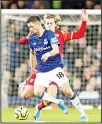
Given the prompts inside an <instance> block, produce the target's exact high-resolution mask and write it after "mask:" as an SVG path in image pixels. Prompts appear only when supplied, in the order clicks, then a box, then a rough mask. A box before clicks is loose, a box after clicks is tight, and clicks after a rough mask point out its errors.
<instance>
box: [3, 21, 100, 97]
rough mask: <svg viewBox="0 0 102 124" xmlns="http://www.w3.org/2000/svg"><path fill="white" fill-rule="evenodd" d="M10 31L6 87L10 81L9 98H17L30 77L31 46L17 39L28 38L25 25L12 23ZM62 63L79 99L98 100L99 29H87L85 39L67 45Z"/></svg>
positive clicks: (5, 78)
mask: <svg viewBox="0 0 102 124" xmlns="http://www.w3.org/2000/svg"><path fill="white" fill-rule="evenodd" d="M77 29H78V27H76V26H63V25H61V26H60V30H61V31H64V32H69V31H71V30H77ZM93 29H94V30H93ZM7 30H8V34H7V41H8V42H7V48H5V49H3V56H5V57H6V62H7V63H6V71H5V72H4V76H3V84H5V83H7V82H8V81H9V88H12V89H11V90H9V95H10V96H15V95H17V88H18V84H19V83H21V82H22V81H24V80H25V79H26V78H27V77H28V76H29V75H30V64H29V46H28V45H19V44H18V39H19V38H21V37H22V36H26V35H27V33H28V28H27V25H26V23H25V22H22V21H14V20H9V25H8V27H7ZM2 40H3V39H2ZM4 42H5V39H4ZM63 62H64V65H65V66H64V70H65V73H66V75H67V77H68V78H69V79H70V85H71V86H72V88H73V89H74V91H76V92H77V94H79V97H80V98H81V97H84V98H85V97H89V98H90V95H87V93H91V96H92V94H93V96H95V97H94V98H99V94H100V92H97V91H100V89H101V32H100V26H99V25H94V26H88V27H87V31H86V34H85V37H84V38H81V39H76V40H71V41H69V42H67V43H66V44H65V46H64V49H63ZM10 91H11V92H10ZM96 92H97V93H96ZM81 93H84V95H81ZM95 94H96V95H95Z"/></svg>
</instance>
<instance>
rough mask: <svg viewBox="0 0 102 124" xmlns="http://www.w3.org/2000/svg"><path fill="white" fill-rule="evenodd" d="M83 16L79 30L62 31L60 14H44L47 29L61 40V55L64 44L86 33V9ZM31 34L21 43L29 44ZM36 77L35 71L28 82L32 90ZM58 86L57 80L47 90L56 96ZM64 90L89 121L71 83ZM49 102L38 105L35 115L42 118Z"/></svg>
mask: <svg viewBox="0 0 102 124" xmlns="http://www.w3.org/2000/svg"><path fill="white" fill-rule="evenodd" d="M81 18H82V24H81V26H80V28H79V30H78V31H76V32H62V31H60V30H56V26H57V24H58V22H59V21H61V18H60V16H59V15H56V14H45V15H44V22H45V27H46V29H48V30H52V31H53V32H54V33H55V35H56V37H57V38H58V40H59V42H60V46H59V50H60V54H61V55H62V53H63V45H64V44H65V43H66V42H67V41H69V40H72V39H79V38H82V37H84V33H85V31H86V23H87V22H86V21H87V14H86V12H85V11H83V12H82V15H81ZM30 35H31V33H29V34H28V36H27V37H23V38H21V39H20V40H19V43H20V44H27V43H28V40H27V39H28V38H29V36H30ZM31 68H33V67H31ZM35 77H36V75H35V73H33V74H32V75H31V77H30V78H29V80H28V82H27V85H30V86H29V87H31V89H32V90H33V88H32V86H34V78H35ZM30 80H33V81H32V82H31V81H30ZM31 85H32V86H31ZM57 88H58V86H57V84H56V83H55V82H51V83H50V85H49V87H48V90H47V91H48V93H49V94H50V95H52V96H54V97H56V94H57ZM67 89H69V90H67ZM28 90H29V88H28ZM29 91H30V92H31V90H29ZM62 91H63V92H64V94H65V95H66V96H68V97H69V98H70V99H71V102H72V104H73V105H74V107H75V108H76V109H77V110H78V111H79V113H80V114H81V121H88V118H87V116H86V114H85V113H84V110H83V108H82V105H81V103H80V101H79V98H78V97H77V95H75V94H74V92H73V91H72V89H71V88H70V85H69V84H68V86H66V87H65V86H64V87H63V89H62ZM26 93H28V92H26ZM31 93H33V92H31ZM28 94H29V93H28ZM25 96H26V95H25ZM31 96H32V94H31ZM26 98H27V97H26ZM49 104H50V103H49V102H47V101H42V102H41V103H40V104H39V105H38V106H37V111H36V113H35V115H34V116H35V118H36V119H39V118H40V111H41V109H42V108H44V107H46V106H48V105H49Z"/></svg>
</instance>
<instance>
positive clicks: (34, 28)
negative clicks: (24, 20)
mask: <svg viewBox="0 0 102 124" xmlns="http://www.w3.org/2000/svg"><path fill="white" fill-rule="evenodd" d="M28 27H29V31H30V32H32V33H34V34H38V33H39V27H40V23H39V22H30V23H28Z"/></svg>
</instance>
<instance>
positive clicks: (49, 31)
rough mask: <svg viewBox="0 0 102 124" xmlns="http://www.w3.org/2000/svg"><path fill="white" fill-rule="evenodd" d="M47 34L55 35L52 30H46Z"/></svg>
mask: <svg viewBox="0 0 102 124" xmlns="http://www.w3.org/2000/svg"><path fill="white" fill-rule="evenodd" d="M45 33H48V34H49V33H54V32H53V31H51V30H45Z"/></svg>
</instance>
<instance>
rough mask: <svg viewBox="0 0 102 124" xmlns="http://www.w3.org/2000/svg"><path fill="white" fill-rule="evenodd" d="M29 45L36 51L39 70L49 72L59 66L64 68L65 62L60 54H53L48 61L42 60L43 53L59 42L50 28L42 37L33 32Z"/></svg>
mask: <svg viewBox="0 0 102 124" xmlns="http://www.w3.org/2000/svg"><path fill="white" fill-rule="evenodd" d="M28 43H29V46H30V48H31V49H32V50H34V51H35V54H36V59H37V66H38V72H48V71H51V70H52V69H55V68H57V67H61V68H63V63H62V59H61V56H60V54H57V55H55V56H51V57H49V58H48V59H47V61H46V62H43V61H42V60H41V57H42V55H43V54H45V53H47V52H50V51H51V50H52V46H51V45H52V44H59V41H58V39H57V38H56V36H55V34H54V33H53V32H52V31H50V30H45V31H44V33H43V35H42V36H41V37H38V36H37V35H34V34H32V35H31V36H30V38H29V39H28Z"/></svg>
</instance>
